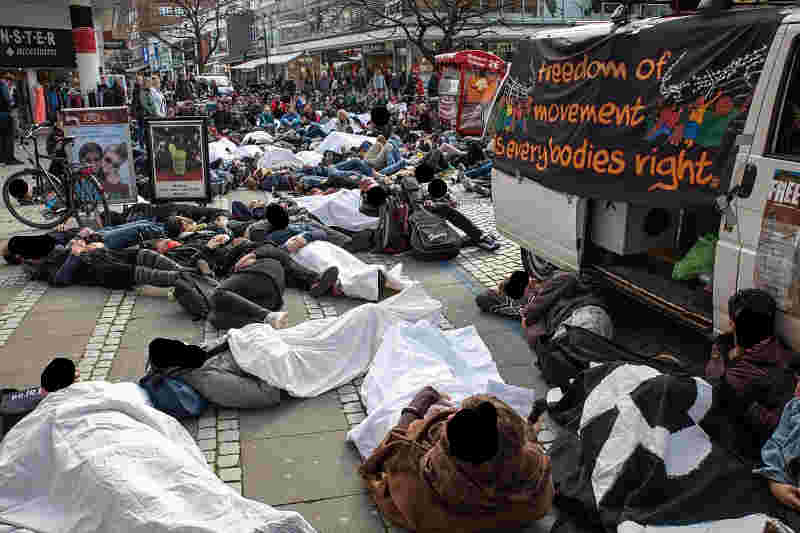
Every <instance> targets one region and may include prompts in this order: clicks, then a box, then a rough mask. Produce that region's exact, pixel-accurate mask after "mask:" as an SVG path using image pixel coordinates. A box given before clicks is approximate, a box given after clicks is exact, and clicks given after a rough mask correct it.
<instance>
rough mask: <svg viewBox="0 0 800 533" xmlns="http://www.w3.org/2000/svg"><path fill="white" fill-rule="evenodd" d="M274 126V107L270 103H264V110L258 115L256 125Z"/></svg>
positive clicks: (261, 126) (260, 126)
mask: <svg viewBox="0 0 800 533" xmlns="http://www.w3.org/2000/svg"><path fill="white" fill-rule="evenodd" d="M273 126H275V117H274V116H273V114H272V109H271V108H270V106H269V104H264V110H263V111H262V112H261V113H259V114H258V117H256V127H258V128H272V127H273Z"/></svg>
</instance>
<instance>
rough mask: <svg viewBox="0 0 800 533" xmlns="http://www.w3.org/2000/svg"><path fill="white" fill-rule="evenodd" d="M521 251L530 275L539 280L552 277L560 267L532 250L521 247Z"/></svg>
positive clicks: (523, 262)
mask: <svg viewBox="0 0 800 533" xmlns="http://www.w3.org/2000/svg"><path fill="white" fill-rule="evenodd" d="M519 252H520V259H521V260H522V266H523V268H525V272H527V273H528V276H531V277H533V278H536V279H538V280H539V281H543V280H546V279H550V278H551V277H552V276H553V274H554V273H555V272H556V271H557V270H558V267H557V266H555V265H554V264H553V263H551V262H550V261H548V260H547V259H543V258H542V257H540V256H538V255H536V254H535V253H533V252H531V251H530V250H526V249H525V248H520V250H519Z"/></svg>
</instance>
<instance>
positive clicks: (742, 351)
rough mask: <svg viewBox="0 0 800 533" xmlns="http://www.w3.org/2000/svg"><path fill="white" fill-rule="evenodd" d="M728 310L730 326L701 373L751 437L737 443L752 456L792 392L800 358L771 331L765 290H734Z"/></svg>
mask: <svg viewBox="0 0 800 533" xmlns="http://www.w3.org/2000/svg"><path fill="white" fill-rule="evenodd" d="M728 314H729V316H730V317H731V318H730V322H729V327H730V331H728V332H726V333H724V334H722V335H720V336H719V337H717V339H716V340H715V342H714V345H713V347H712V350H711V357H710V359H709V361H708V363H707V364H706V369H705V373H706V377H707V378H708V379H709V380H710V381H711V382H712V383H714V384H718V385H719V386H720V391H721V394H722V395H723V396H724V398H725V400H726V401H727V402H728V406H729V408H728V412H729V414H730V415H731V416H732V417H734V418H735V419H736V420H737V422H738V423H739V424H740V425H741V427H743V428H746V431H745V432H744V434H745V435H749V436H750V437H751V438H752V442H745V441H744V440H743V441H742V442H740V443H737V444H739V445H740V449H741V451H743V452H745V453H747V454H748V455H751V456H755V455H757V454H758V450H760V449H761V447H762V445H763V444H764V443H765V442H766V440H767V439H768V438H769V436H770V435H771V434H772V433H773V431H774V430H775V428H776V426H777V425H778V422H779V420H780V417H781V412H782V411H783V408H784V405H785V404H786V402H788V401H789V399H790V398H791V396H792V392H793V391H794V389H795V381H796V377H795V369H796V368H797V367H798V360H797V357H796V355H795V354H794V353H792V352H791V351H790V350H789V349H787V348H786V346H785V345H784V344H783V342H782V341H781V340H780V339H779V338H778V336H777V335H776V334H775V316H776V314H777V304H776V303H775V299H774V298H772V296H771V295H770V294H769V293H767V292H766V291H763V290H760V289H744V290H741V291H738V292H737V293H735V294H734V295H733V296H731V297H730V299H729V300H728Z"/></svg>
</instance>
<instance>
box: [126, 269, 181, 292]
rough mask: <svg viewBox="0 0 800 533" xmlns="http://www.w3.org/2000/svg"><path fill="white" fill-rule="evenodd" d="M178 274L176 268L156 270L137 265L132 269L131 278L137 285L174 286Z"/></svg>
mask: <svg viewBox="0 0 800 533" xmlns="http://www.w3.org/2000/svg"><path fill="white" fill-rule="evenodd" d="M180 275H181V273H180V272H179V271H177V270H157V269H155V268H148V267H143V266H137V267H136V268H135V269H134V270H133V280H134V282H135V283H136V284H137V285H153V286H155V287H174V286H175V282H176V281H177V280H178V277H179V276H180Z"/></svg>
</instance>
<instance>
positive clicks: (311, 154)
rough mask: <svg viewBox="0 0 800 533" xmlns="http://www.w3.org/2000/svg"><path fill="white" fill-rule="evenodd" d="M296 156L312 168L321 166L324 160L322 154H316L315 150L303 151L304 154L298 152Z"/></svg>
mask: <svg viewBox="0 0 800 533" xmlns="http://www.w3.org/2000/svg"><path fill="white" fill-rule="evenodd" d="M295 155H296V156H297V157H298V159H300V160H301V161H303V163H305V164H306V165H308V166H310V167H317V166H319V164H320V163H322V159H323V158H324V156H323V155H322V154H321V153H319V152H315V151H313V150H303V151H302V152H297V153H296V154H295Z"/></svg>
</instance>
